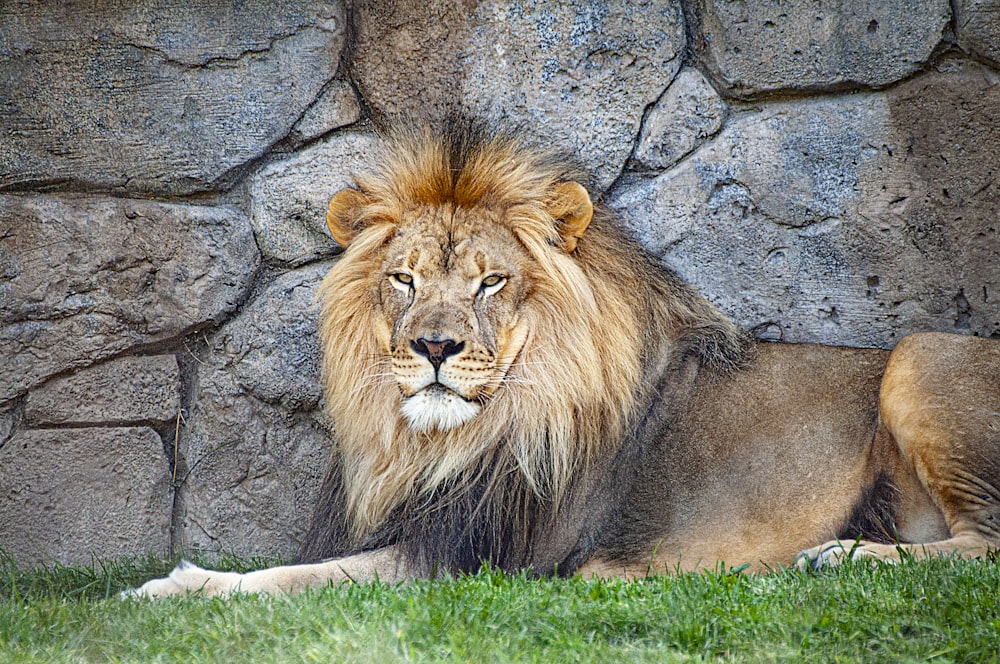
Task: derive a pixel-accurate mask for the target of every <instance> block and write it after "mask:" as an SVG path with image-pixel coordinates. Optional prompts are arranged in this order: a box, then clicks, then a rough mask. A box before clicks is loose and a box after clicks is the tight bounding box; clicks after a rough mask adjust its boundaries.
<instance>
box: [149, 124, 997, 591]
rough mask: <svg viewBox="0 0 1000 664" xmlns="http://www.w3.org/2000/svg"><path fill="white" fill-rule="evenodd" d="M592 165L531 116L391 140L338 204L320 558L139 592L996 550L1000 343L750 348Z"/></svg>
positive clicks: (311, 538) (926, 338) (182, 570)
mask: <svg viewBox="0 0 1000 664" xmlns="http://www.w3.org/2000/svg"><path fill="white" fill-rule="evenodd" d="M574 177H575V176H574V173H573V171H572V170H571V169H569V168H568V167H567V166H566V165H565V163H563V162H561V161H559V160H558V159H555V158H553V157H551V156H548V155H545V154H542V153H540V152H539V151H537V150H532V149H530V148H528V147H525V145H524V144H523V143H522V142H521V141H519V140H518V139H517V138H515V137H511V136H496V135H494V136H484V135H482V134H477V133H476V132H474V131H457V132H452V133H446V134H444V135H443V136H436V135H435V134H433V133H432V132H430V131H429V130H416V131H410V132H401V133H398V134H397V135H396V136H394V137H392V138H391V139H389V140H388V141H387V142H386V144H385V145H384V148H383V154H382V155H381V160H380V167H379V170H377V171H376V172H375V173H373V174H369V175H365V176H362V177H359V178H358V179H357V181H356V185H357V186H356V188H353V189H346V190H344V191H341V192H340V193H338V194H337V195H336V196H334V198H333V200H332V201H331V202H330V206H329V211H328V213H327V221H328V224H329V227H330V232H331V233H332V234H333V237H334V239H336V240H337V242H338V243H340V244H341V245H343V246H344V247H345V252H344V254H343V256H342V257H341V259H340V260H339V261H338V262H337V264H336V265H335V266H334V267H333V268H332V269H331V270H330V273H329V275H328V276H327V277H326V279H325V280H324V281H323V284H322V286H321V290H320V298H321V301H322V310H321V316H320V323H319V331H320V336H321V339H322V350H323V357H324V380H325V383H326V407H327V409H328V410H329V412H330V414H331V416H332V418H333V420H334V423H335V430H336V443H337V444H336V453H335V456H334V459H333V461H332V465H331V468H330V471H329V473H328V476H327V479H326V481H325V483H324V486H323V490H322V495H321V498H320V501H319V505H318V508H317V511H316V515H315V517H314V521H313V525H312V527H311V529H310V532H309V534H308V536H307V538H306V544H305V547H304V550H303V553H302V557H303V559H304V560H305V561H320V560H325V561H326V562H311V563H309V564H299V565H292V566H286V567H276V568H271V569H264V570H259V571H255V572H250V573H247V574H235V573H222V572H213V571H207V570H202V569H199V568H197V567H194V566H192V565H185V564H182V565H181V566H180V567H178V568H177V569H176V570H175V571H174V572H173V573H172V574H171V575H170V576H169V577H168V578H166V579H158V580H153V581H150V582H149V583H147V584H146V585H144V586H142V588H140V589H138V590H137V591H136V593H137V594H142V595H164V594H170V593H177V592H183V591H187V590H201V591H203V592H205V593H206V594H225V593H229V592H232V591H245V592H260V591H263V592H269V593H276V592H285V591H296V590H299V589H301V588H304V587H307V586H316V585H322V584H326V583H329V582H335V581H340V580H343V579H353V580H356V581H361V580H368V579H373V578H376V577H378V578H380V579H383V580H386V581H396V580H400V579H408V578H413V577H424V576H430V575H433V574H435V573H436V572H437V571H439V570H441V571H447V572H459V571H470V570H475V569H478V568H479V567H480V566H481V565H482V564H484V563H488V564H491V565H495V566H497V567H499V568H502V569H505V570H517V569H522V568H530V569H531V570H533V572H534V573H536V574H561V575H569V574H582V575H584V576H587V577H589V576H591V575H599V576H606V575H623V576H627V577H633V576H642V575H646V574H648V573H650V572H662V571H672V570H678V569H681V570H690V569H698V568H703V567H714V566H715V565H716V564H717V563H718V561H724V563H725V564H728V565H741V564H747V565H749V567H750V568H751V569H756V570H763V569H768V568H772V567H776V566H788V565H792V564H794V563H795V562H796V560H798V561H799V562H800V564H812V565H818V564H824V563H830V564H833V563H837V562H838V561H840V560H842V559H845V558H848V557H859V556H868V557H873V558H883V559H893V560H896V559H899V558H900V556H901V555H904V553H905V554H906V555H912V556H913V557H915V558H922V557H926V556H930V555H935V554H954V555H959V556H962V557H975V556H981V555H984V554H986V553H987V552H988V551H989V550H990V549H991V548H992V547H996V546H998V545H1000V343H996V342H995V341H986V340H982V339H976V338H970V337H960V336H949V335H945V334H921V335H914V336H911V337H907V338H906V339H904V340H903V341H902V342H900V344H899V345H898V346H897V347H896V349H895V350H894V351H893V352H892V353H891V354H890V353H888V352H885V351H880V350H857V349H846V348H830V347H824V346H816V345H808V344H803V345H786V344H769V343H760V344H751V343H750V342H749V340H748V339H747V337H746V336H745V335H744V333H743V332H741V331H740V330H739V329H738V328H737V327H736V326H734V325H733V324H732V323H730V322H729V321H728V320H727V319H726V318H725V317H724V316H723V315H722V314H721V313H720V312H719V311H717V310H716V309H715V308H714V307H713V306H712V305H710V304H709V303H708V302H707V301H706V300H705V299H703V298H702V297H700V296H699V295H698V294H696V293H695V291H694V290H692V288H691V287H689V286H688V285H686V284H684V283H683V282H681V281H680V280H678V279H677V278H676V277H674V276H673V275H672V274H670V273H669V272H667V271H666V270H665V269H663V268H662V267H661V266H660V265H658V264H657V262H656V261H655V260H653V259H651V258H650V257H649V256H648V255H647V254H646V253H644V252H643V250H642V249H641V248H640V247H639V246H638V244H637V243H636V242H635V241H633V240H632V239H630V238H628V237H626V236H625V235H624V234H623V233H622V232H621V231H620V230H619V229H618V228H617V227H616V225H615V220H614V218H613V215H612V214H611V212H609V211H608V210H607V209H605V208H603V207H601V206H600V205H597V206H595V205H593V204H592V203H591V199H590V197H589V196H588V194H587V192H586V190H585V189H584V188H583V187H582V186H581V185H579V184H577V183H576V182H575V180H574ZM857 540H860V541H857ZM841 542H844V545H843V546H842V545H841ZM809 547H812V548H809Z"/></svg>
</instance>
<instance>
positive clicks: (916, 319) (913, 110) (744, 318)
mask: <svg viewBox="0 0 1000 664" xmlns="http://www.w3.org/2000/svg"><path fill="white" fill-rule="evenodd" d="M946 69H949V71H944V72H935V73H931V74H928V75H926V76H922V77H919V78H917V79H915V80H913V81H910V82H908V83H906V84H904V85H901V86H898V87H896V88H894V89H893V90H892V91H891V92H889V93H884V94H879V93H872V94H863V95H862V94H858V95H851V96H845V97H839V98H834V99H818V100H809V101H795V102H782V103H774V104H770V105H768V106H766V107H765V108H763V109H761V110H746V111H744V112H743V113H740V114H737V115H735V116H734V117H733V118H732V119H731V120H730V122H729V123H728V124H727V126H726V128H725V129H724V130H723V131H722V133H721V134H720V135H719V136H718V137H717V138H716V139H715V140H714V141H712V142H711V143H709V144H707V145H705V146H703V147H702V148H701V149H699V150H698V151H697V152H695V153H694V154H693V155H692V156H691V157H690V158H689V159H687V160H685V161H684V162H683V163H682V164H681V165H680V166H678V167H677V168H676V169H674V170H672V171H669V172H667V173H665V174H663V175H661V176H659V177H657V178H655V179H652V180H645V181H637V182H633V183H631V184H628V185H624V186H622V187H621V188H619V190H618V191H617V192H615V195H614V196H613V197H612V199H611V205H612V206H613V207H616V208H618V209H619V210H620V211H621V212H622V214H623V215H624V216H625V218H626V221H627V223H628V224H629V225H630V226H631V227H632V228H633V229H634V230H635V231H636V232H637V234H638V235H639V236H640V237H641V238H642V239H643V241H644V242H645V243H646V244H647V246H649V247H650V249H652V250H653V251H654V252H656V253H658V254H660V255H661V256H663V258H664V259H665V261H666V262H667V264H669V265H670V266H671V267H672V268H674V269H675V270H676V271H677V272H678V273H679V274H680V275H681V276H682V277H684V278H685V279H687V280H689V281H691V282H693V283H695V284H696V285H698V286H699V287H701V289H702V290H703V291H704V292H705V293H706V294H707V295H709V296H710V298H711V299H712V300H714V301H715V302H717V303H719V304H720V305H721V306H722V308H723V309H724V310H726V311H727V312H729V313H731V314H732V315H733V316H734V317H735V318H736V319H737V320H738V321H739V322H740V323H742V324H743V325H746V326H747V327H751V328H756V329H757V331H758V333H759V334H760V336H763V337H765V338H771V339H783V340H785V341H818V342H823V343H831V344H843V345H854V346H879V347H891V346H892V345H893V344H894V343H895V342H896V341H897V340H898V339H899V337H900V336H902V335H903V334H906V333H909V332H915V331H920V330H948V331H956V332H963V333H973V334H978V335H984V336H989V335H997V336H1000V219H998V217H997V214H996V210H997V191H996V184H995V183H996V179H997V177H998V173H1000V156H998V155H1000V151H998V150H997V146H998V145H1000V84H998V83H997V80H996V76H995V75H994V74H991V73H990V72H989V71H988V70H985V69H984V68H981V67H977V66H971V65H953V66H950V67H946Z"/></svg>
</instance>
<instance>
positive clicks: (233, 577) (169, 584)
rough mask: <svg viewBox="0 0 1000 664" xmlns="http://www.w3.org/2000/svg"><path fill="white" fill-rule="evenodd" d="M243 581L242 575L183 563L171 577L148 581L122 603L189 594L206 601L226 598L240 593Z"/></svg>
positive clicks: (175, 569) (129, 594)
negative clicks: (220, 597) (130, 599)
mask: <svg viewBox="0 0 1000 664" xmlns="http://www.w3.org/2000/svg"><path fill="white" fill-rule="evenodd" d="M242 578H243V575H242V574H237V573H235V572H215V571H212V570H207V569H202V568H200V567H198V566H197V565H195V564H193V563H190V562H188V561H186V560H183V561H181V562H180V564H178V565H177V567H175V568H174V571H172V572H171V573H170V575H169V576H167V577H165V578H162V579H153V580H152V581H147V582H146V583H144V584H142V585H141V586H139V587H138V588H133V589H131V590H126V591H124V592H123V593H122V594H121V596H122V599H126V598H129V597H137V598H141V597H168V596H170V595H187V594H198V595H202V596H205V597H213V596H216V595H218V596H226V595H228V594H229V593H231V592H233V591H237V590H239V589H240V582H241V580H242Z"/></svg>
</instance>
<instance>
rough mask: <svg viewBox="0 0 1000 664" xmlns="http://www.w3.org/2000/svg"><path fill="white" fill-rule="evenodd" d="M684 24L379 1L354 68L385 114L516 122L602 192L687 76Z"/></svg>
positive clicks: (573, 6)
mask: <svg viewBox="0 0 1000 664" xmlns="http://www.w3.org/2000/svg"><path fill="white" fill-rule="evenodd" d="M682 14H683V12H682V9H681V4H680V2H679V1H677V0H675V1H673V2H624V1H621V0H618V1H615V0H603V1H600V2H592V1H590V0H577V1H572V0H560V1H559V2H540V1H538V0H510V1H506V2H505V1H503V0H490V1H488V2H480V3H471V4H470V3H455V2H447V1H445V0H431V1H429V2H422V3H400V2H393V1H392V0H375V1H374V2H366V3H362V4H361V5H359V6H358V7H356V9H355V21H356V27H357V31H358V36H357V47H356V50H355V56H354V60H353V63H352V68H353V72H354V76H355V80H356V81H357V83H358V85H359V87H360V89H361V92H362V94H363V95H364V96H365V98H366V99H367V101H368V102H369V104H371V106H372V107H373V108H374V109H375V110H377V111H380V112H382V113H389V114H408V113H417V114H428V113H444V112H446V111H448V110H454V109H456V108H457V109H462V110H464V111H466V112H468V113H471V114H474V115H476V116H498V117H500V116H502V117H507V118H509V119H510V120H512V121H513V122H515V123H521V124H523V126H524V128H525V129H526V130H527V131H529V132H534V133H536V134H537V135H538V136H539V137H540V138H542V139H544V140H545V141H546V142H547V143H548V144H550V145H553V146H555V147H559V148H562V149H564V150H567V151H570V152H572V153H574V154H576V155H579V156H580V157H581V158H582V160H583V163H584V165H585V166H586V167H587V168H588V169H590V171H591V172H592V173H593V174H594V176H595V178H596V181H597V183H598V185H599V186H600V187H602V188H603V187H607V186H608V185H609V184H610V183H611V182H612V181H613V180H614V179H615V177H617V175H618V174H619V172H620V171H621V168H622V165H623V164H624V163H625V160H626V159H627V158H628V156H629V154H630V152H631V145H632V141H633V140H634V138H635V135H636V133H637V132H638V129H639V123H640V120H641V118H642V114H643V111H644V109H645V108H646V106H648V105H649V104H651V103H652V102H654V101H655V100H656V99H657V98H658V97H659V96H660V93H662V92H663V90H664V89H665V88H666V86H667V84H668V83H669V82H670V81H671V79H673V77H674V75H675V74H676V73H677V71H678V69H679V68H680V64H681V57H680V56H681V53H682V51H683V49H684V44H685V38H684V21H683V15H682Z"/></svg>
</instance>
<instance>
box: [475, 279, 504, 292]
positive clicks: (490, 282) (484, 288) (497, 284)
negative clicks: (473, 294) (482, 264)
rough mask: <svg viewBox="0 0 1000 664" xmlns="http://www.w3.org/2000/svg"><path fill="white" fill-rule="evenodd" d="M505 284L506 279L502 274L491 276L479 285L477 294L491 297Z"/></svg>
mask: <svg viewBox="0 0 1000 664" xmlns="http://www.w3.org/2000/svg"><path fill="white" fill-rule="evenodd" d="M506 283H507V277H505V276H503V275H502V274H491V275H489V276H488V277H486V278H485V279H483V281H482V283H480V285H479V292H480V293H481V294H482V295H492V294H493V293H496V292H497V291H498V290H500V289H501V288H503V286H504V284H506Z"/></svg>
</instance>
